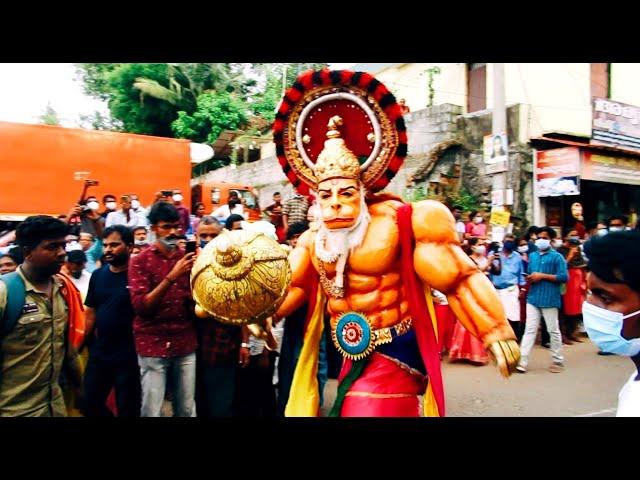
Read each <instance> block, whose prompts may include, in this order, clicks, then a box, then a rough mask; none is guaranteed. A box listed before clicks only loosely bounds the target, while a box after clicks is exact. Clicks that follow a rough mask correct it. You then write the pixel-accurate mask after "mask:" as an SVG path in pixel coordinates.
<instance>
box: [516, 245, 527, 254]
mask: <svg viewBox="0 0 640 480" xmlns="http://www.w3.org/2000/svg"><path fill="white" fill-rule="evenodd" d="M528 251H529V245H520V246H519V247H518V252H520V253H527V252H528Z"/></svg>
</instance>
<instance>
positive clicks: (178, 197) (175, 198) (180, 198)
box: [172, 193, 184, 202]
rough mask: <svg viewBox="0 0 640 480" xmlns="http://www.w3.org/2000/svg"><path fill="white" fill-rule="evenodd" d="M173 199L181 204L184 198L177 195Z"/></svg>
mask: <svg viewBox="0 0 640 480" xmlns="http://www.w3.org/2000/svg"><path fill="white" fill-rule="evenodd" d="M172 198H173V201H174V202H181V201H182V199H183V198H184V197H183V196H182V195H180V194H179V193H176V194H175V195H174V196H173V197H172Z"/></svg>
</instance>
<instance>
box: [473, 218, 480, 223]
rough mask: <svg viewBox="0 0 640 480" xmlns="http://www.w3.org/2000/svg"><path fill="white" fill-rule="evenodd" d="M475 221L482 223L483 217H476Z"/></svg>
mask: <svg viewBox="0 0 640 480" xmlns="http://www.w3.org/2000/svg"><path fill="white" fill-rule="evenodd" d="M473 223H482V217H475V218H474V219H473Z"/></svg>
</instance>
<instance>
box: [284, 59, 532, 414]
mask: <svg viewBox="0 0 640 480" xmlns="http://www.w3.org/2000/svg"><path fill="white" fill-rule="evenodd" d="M273 132H274V141H275V143H276V153H277V155H278V158H279V161H280V164H281V165H282V167H283V169H284V172H285V174H286V175H287V177H288V178H289V180H290V181H291V182H292V183H293V185H294V187H295V188H296V189H297V190H298V191H299V192H300V193H302V194H307V193H308V192H309V191H310V190H313V191H315V194H316V198H317V201H318V206H319V210H320V212H321V215H320V217H321V218H320V219H319V222H317V223H318V227H317V228H316V229H312V230H308V231H307V232H305V233H304V234H303V236H302V237H301V238H300V240H299V241H298V246H297V247H296V248H295V249H294V250H293V251H292V253H291V255H290V256H289V262H290V265H291V270H292V281H291V285H290V288H289V290H288V292H287V294H286V297H285V299H284V301H283V302H282V304H281V305H280V307H279V308H278V310H277V312H276V314H275V316H274V320H275V321H278V320H279V319H281V318H283V317H286V316H287V315H290V314H291V313H293V312H294V311H296V310H297V309H298V308H300V307H302V306H303V305H304V304H305V303H306V304H307V305H308V314H307V320H306V322H307V325H306V327H305V338H304V342H305V343H304V346H303V350H302V353H301V356H300V359H299V362H298V365H297V367H296V372H295V374H294V380H293V385H292V391H291V395H290V398H289V402H288V405H287V411H286V414H287V415H288V416H306V415H316V414H317V411H318V395H317V384H316V383H315V382H316V369H317V357H318V345H319V339H320V336H321V335H322V329H323V317H324V314H325V312H327V313H328V315H329V317H330V327H331V338H332V339H333V342H334V344H335V346H336V348H337V349H338V351H339V352H340V353H341V354H342V356H343V357H344V362H343V367H342V371H341V373H340V378H339V387H338V398H337V400H336V404H335V405H334V408H333V411H332V415H339V416H419V415H421V414H425V415H432V416H442V415H444V413H445V411H444V393H443V387H442V377H441V372H440V358H439V352H440V347H439V345H438V338H437V337H438V329H437V319H436V318H435V313H434V308H433V301H432V298H431V289H432V288H433V289H435V290H438V291H440V292H442V293H444V294H445V295H446V296H447V299H448V301H449V305H450V306H451V308H452V309H453V312H454V313H455V314H456V316H457V318H458V320H459V321H460V322H461V323H462V324H463V326H464V327H465V328H466V329H467V330H469V331H470V332H471V333H472V334H473V335H475V336H476V337H477V338H479V339H480V340H481V341H482V342H483V344H484V345H485V347H486V348H487V350H488V351H489V353H490V355H491V356H492V358H493V359H494V361H495V363H496V365H497V367H498V369H499V371H500V372H501V373H502V375H504V376H508V375H510V373H511V371H512V369H513V368H515V365H516V364H517V362H518V359H519V357H520V352H519V349H518V344H517V342H516V340H515V335H514V333H513V331H512V329H511V327H510V326H509V323H508V322H507V320H506V317H505V313H504V311H503V308H502V305H501V303H500V301H499V300H498V297H497V295H496V292H495V290H494V288H493V286H492V285H491V282H490V281H489V280H488V278H487V277H486V276H485V275H484V274H483V273H482V272H480V271H479V270H478V268H477V267H476V265H475V264H474V263H473V261H471V260H470V259H469V258H468V257H467V255H466V254H465V253H464V252H463V250H462V249H461V248H460V245H459V240H458V236H457V234H456V230H455V222H454V218H453V216H452V214H451V213H450V212H449V210H448V209H447V208H446V207H445V206H444V205H443V204H442V203H440V202H436V201H431V200H425V201H421V202H417V203H413V204H408V203H404V202H403V201H402V200H401V199H400V198H399V197H395V196H393V195H390V194H384V193H382V194H376V192H378V191H380V190H382V189H383V188H384V187H385V186H386V185H387V184H388V182H389V181H390V180H391V178H393V176H394V174H395V173H396V172H397V171H398V169H399V168H400V166H401V165H402V162H403V160H404V157H405V156H406V152H407V135H406V129H405V125H404V120H403V117H402V114H401V110H400V107H399V106H398V104H397V103H396V101H395V98H394V97H393V95H392V94H391V93H390V92H389V91H388V90H387V88H386V87H385V86H384V85H383V84H382V83H380V82H379V81H377V80H376V79H375V78H373V77H372V76H370V75H368V74H366V73H362V72H351V71H329V70H322V71H310V72H306V73H304V74H302V75H301V76H300V77H298V79H297V80H296V82H295V84H294V85H293V87H292V88H290V89H289V90H288V91H287V92H286V94H285V96H284V98H283V100H282V102H281V104H280V108H279V111H278V113H277V116H276V120H275V123H274V126H273ZM421 399H422V401H423V407H422V408H421Z"/></svg>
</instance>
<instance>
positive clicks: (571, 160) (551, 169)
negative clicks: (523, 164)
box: [535, 147, 580, 197]
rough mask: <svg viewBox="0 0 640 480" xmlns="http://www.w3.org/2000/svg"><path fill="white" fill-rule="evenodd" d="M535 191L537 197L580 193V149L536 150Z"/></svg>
mask: <svg viewBox="0 0 640 480" xmlns="http://www.w3.org/2000/svg"><path fill="white" fill-rule="evenodd" d="M535 172H536V173H535V175H536V179H535V181H536V193H537V196H538V197H557V196H561V195H579V194H580V184H579V175H580V150H579V149H578V147H566V148H555V149H553V150H542V151H538V152H536V166H535Z"/></svg>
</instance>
